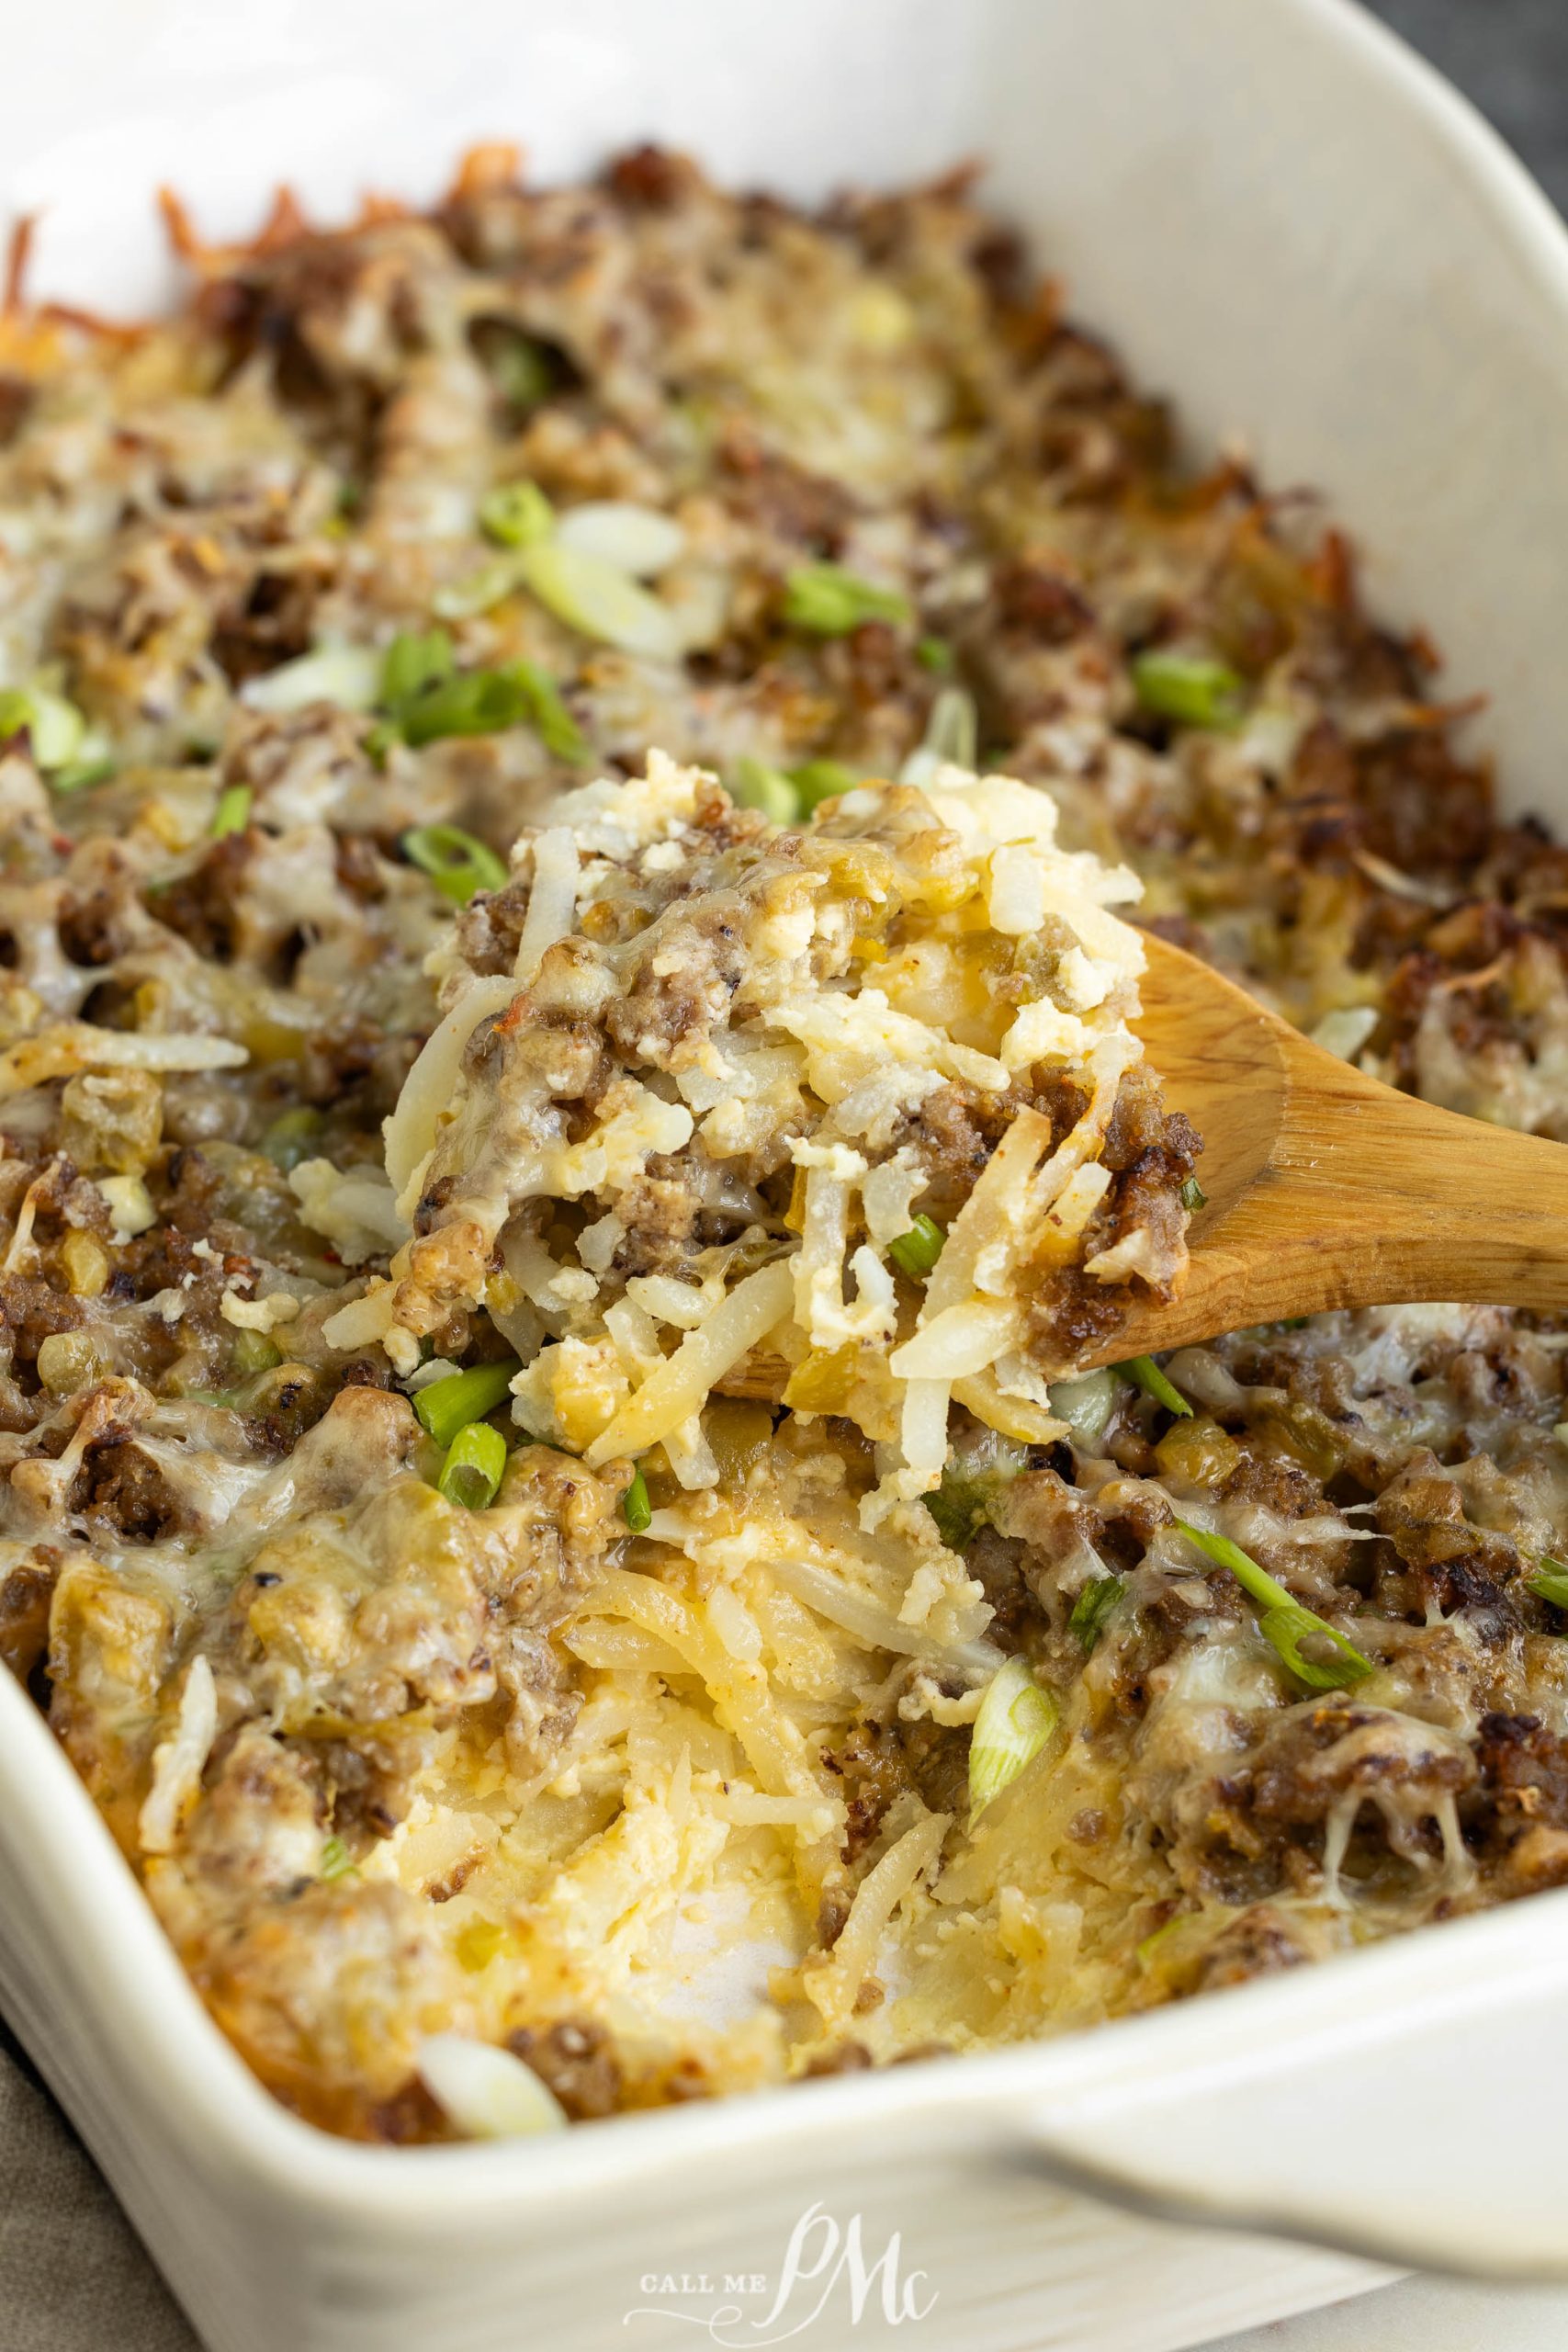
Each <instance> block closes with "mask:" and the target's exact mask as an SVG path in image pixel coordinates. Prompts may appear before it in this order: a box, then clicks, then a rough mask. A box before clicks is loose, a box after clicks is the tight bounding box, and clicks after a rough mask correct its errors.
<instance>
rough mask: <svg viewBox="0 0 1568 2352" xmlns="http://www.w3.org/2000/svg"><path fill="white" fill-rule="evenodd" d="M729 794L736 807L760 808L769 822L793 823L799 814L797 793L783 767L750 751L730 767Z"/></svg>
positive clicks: (778, 823) (777, 823)
mask: <svg viewBox="0 0 1568 2352" xmlns="http://www.w3.org/2000/svg"><path fill="white" fill-rule="evenodd" d="M729 797H730V798H731V800H733V801H734V803H735V805H736V807H737V808H738V809H761V812H762V814H763V816H764V817H766V818H767V819H768V820H769V822H770V823H771V824H774V825H793V824H794V823H795V821H796V820H797V819H798V817H799V815H800V794H799V792H798V791H797V789H796V788H795V785H794V784H793V783H792V782H791V780H790V778H789V777H788V776H787V775H785V774H784V770H783V769H782V768H771V767H769V765H768V764H767V762H766V761H765V760H754V759H752V758H751V757H750V754H749V753H747V754H743V755H742V757H741V758H739V760H737V761H736V763H735V765H734V767H733V769H732V770H731V771H730V778H729Z"/></svg>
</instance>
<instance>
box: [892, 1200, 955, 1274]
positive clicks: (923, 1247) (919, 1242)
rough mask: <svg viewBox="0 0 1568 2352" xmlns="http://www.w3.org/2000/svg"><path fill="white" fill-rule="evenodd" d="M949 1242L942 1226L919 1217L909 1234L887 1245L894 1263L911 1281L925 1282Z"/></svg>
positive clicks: (901, 1235)
mask: <svg viewBox="0 0 1568 2352" xmlns="http://www.w3.org/2000/svg"><path fill="white" fill-rule="evenodd" d="M946 1240H947V1236H946V1234H945V1233H944V1232H943V1231H942V1227H941V1226H940V1225H938V1224H937V1223H936V1222H935V1221H934V1219H932V1218H931V1217H929V1216H918V1217H917V1218H916V1219H915V1222H914V1224H913V1225H912V1226H911V1227H909V1230H908V1233H901V1234H900V1235H899V1236H898V1238H897V1241H890V1242H889V1243H888V1245H887V1254H888V1256H889V1257H890V1258H891V1259H892V1261H893V1263H894V1264H895V1265H896V1266H897V1267H899V1268H901V1270H902V1271H903V1272H905V1273H907V1274H908V1276H909V1277H910V1279H911V1281H914V1282H923V1281H924V1280H925V1278H926V1276H927V1275H928V1274H929V1273H930V1272H931V1269H932V1268H933V1267H934V1266H935V1264H936V1261H937V1260H938V1259H939V1258H940V1257H941V1255H942V1247H943V1245H944V1243H945V1242H946Z"/></svg>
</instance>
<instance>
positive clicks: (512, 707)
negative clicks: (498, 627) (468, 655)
mask: <svg viewBox="0 0 1568 2352" xmlns="http://www.w3.org/2000/svg"><path fill="white" fill-rule="evenodd" d="M526 707H527V706H526V704H525V699H524V696H523V693H522V690H521V689H520V687H519V685H518V684H517V681H516V679H515V678H513V677H512V676H511V675H510V673H508V672H507V671H505V670H465V671H464V673H463V674H462V676H461V677H457V678H444V679H442V681H441V682H440V684H438V685H434V686H429V687H427V688H426V689H425V691H424V693H423V694H422V695H416V697H415V698H414V700H413V701H412V702H411V703H407V704H405V705H404V707H403V709H402V711H401V714H400V731H401V734H402V739H403V741H404V742H405V743H408V744H411V745H412V747H413V749H414V750H415V751H418V750H420V749H421V747H422V746H423V744H426V743H439V742H440V741H442V740H443V739H444V738H445V737H446V736H449V735H500V734H502V733H503V732H504V731H505V729H507V728H508V727H515V726H516V725H517V722H518V720H519V719H520V718H524V717H525V714H526Z"/></svg>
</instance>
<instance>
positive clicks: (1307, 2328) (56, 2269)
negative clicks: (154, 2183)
mask: <svg viewBox="0 0 1568 2352" xmlns="http://www.w3.org/2000/svg"><path fill="white" fill-rule="evenodd" d="M1255 5H1258V6H1264V5H1268V0H1255ZM1377 13H1378V14H1379V15H1381V16H1382V17H1385V18H1386V19H1387V21H1388V22H1389V23H1390V24H1391V25H1393V27H1394V28H1395V29H1396V30H1397V31H1399V32H1401V33H1403V34H1404V37H1405V38H1406V40H1410V41H1411V42H1412V43H1413V44H1414V45H1415V46H1416V48H1418V49H1421V50H1424V51H1426V53H1427V55H1428V56H1429V57H1431V58H1432V59H1433V60H1434V61H1435V62H1437V63H1438V65H1440V66H1441V67H1442V68H1443V70H1444V72H1445V73H1447V74H1450V76H1451V78H1452V79H1453V80H1454V81H1456V82H1458V83H1459V84H1460V85H1461V87H1462V88H1464V89H1466V90H1468V91H1469V93H1470V95H1471V96H1472V97H1473V98H1474V99H1475V101H1476V103H1477V104H1478V105H1479V106H1480V107H1482V109H1483V112H1485V113H1486V114H1487V115H1489V116H1490V118H1491V119H1492V120H1493V121H1494V122H1495V124H1496V126H1497V128H1498V129H1499V130H1501V131H1502V132H1503V133H1504V135H1505V136H1506V138H1507V139H1508V140H1509V141H1511V142H1512V144H1513V145H1514V146H1515V147H1516V148H1517V150H1518V152H1519V153H1520V154H1521V155H1522V156H1523V157H1524V159H1525V161H1526V163H1527V164H1529V166H1530V169H1531V170H1532V171H1533V172H1534V173H1535V174H1536V175H1537V177H1538V178H1539V179H1540V181H1541V183H1542V185H1543V186H1544V187H1546V189H1547V190H1548V192H1549V193H1550V194H1551V196H1552V197H1553V198H1554V199H1555V200H1556V202H1557V203H1558V204H1559V206H1561V207H1562V209H1564V210H1565V211H1568V0H1378V5H1377ZM1352 520H1353V518H1352ZM0 2343H3V2345H4V2347H5V2352H198V2347H197V2343H196V2338H195V2337H194V2335H192V2334H191V2332H190V2330H189V2328H188V2327H187V2326H186V2323H185V2321H184V2319H183V2318H182V2316H181V2315H180V2312H178V2310H177V2309H176V2307H175V2304H174V2302H173V2301H172V2300H171V2298H170V2297H169V2295H168V2293H167V2292H166V2290H164V2287H163V2285H162V2283H161V2281H160V2280H159V2278H158V2277H157V2274H156V2273H155V2272H154V2271H153V2269H152V2266H151V2264H150V2263H149V2262H148V2261H147V2259H146V2257H145V2256H144V2255H143V2254H142V2253H141V2249H140V2247H139V2245H137V2243H136V2240H135V2239H134V2238H133V2237H132V2235H131V2233H130V2230H129V2229H128V2228H127V2226H126V2224H125V2222H123V2221H122V2220H121V2219H120V2217H119V2214H118V2211H117V2209H116V2207H115V2205H114V2203H113V2200H112V2199H110V2197H109V2195H108V2192H107V2189H106V2188H104V2186H103V2184H102V2182H101V2181H100V2180H99V2178H98V2176H97V2174H96V2171H95V2170H94V2167H93V2165H92V2164H91V2162H90V2161H89V2159H88V2158H87V2157H86V2155H85V2154H84V2153H83V2151H82V2149H81V2147H80V2145H79V2143H77V2141H76V2139H75V2137H74V2134H73V2132H72V2131H71V2130H70V2128H69V2126H68V2125H67V2124H66V2123H65V2122H64V2121H63V2120H62V2118H61V2116H60V2115H59V2113H58V2111H57V2110H56V2109H55V2108H54V2106H53V2104H52V2102H51V2100H50V2099H49V2098H48V2097H47V2095H46V2094H45V2093H44V2092H43V2090H42V2089H41V2088H40V2087H39V2085H38V2083H37V2080H36V2077H33V2076H31V2075H30V2070H29V2069H28V2067H27V2065H26V2062H25V2060H23V2059H22V2057H21V2053H20V2052H18V2051H17V2047H16V2044H15V2043H14V2042H13V2041H10V2039H9V2037H8V2036H6V2035H5V2033H4V2029H3V2028H0ZM1564 2343H1568V2294H1564V2293H1559V2292H1556V2291H1551V2292H1545V2291H1542V2292H1529V2293H1521V2294H1517V2295H1508V2294H1503V2293H1500V2292H1499V2291H1498V2290H1495V2289H1490V2288H1487V2289H1483V2288H1472V2287H1461V2286H1454V2285H1449V2284H1442V2283H1438V2282H1436V2281H1432V2280H1425V2279H1411V2280H1408V2281H1406V2282H1405V2283H1404V2284H1402V2285H1399V2286H1395V2287H1388V2288H1383V2289H1382V2290H1379V2291H1378V2292H1377V2293H1375V2294H1373V2295H1371V2296H1364V2297H1359V2298H1358V2299H1357V2300H1356V2301H1353V2302H1350V2303H1345V2304H1340V2305H1338V2306H1337V2308H1336V2309H1334V2310H1332V2311H1327V2312H1313V2313H1309V2314H1306V2315H1304V2316H1303V2317H1302V2318H1300V2319H1296V2320H1287V2321H1282V2322H1280V2323H1279V2324H1276V2325H1275V2326H1272V2327H1268V2328H1262V2329H1258V2330H1256V2331H1253V2332H1251V2333H1249V2334H1248V2335H1246V2336H1237V2337H1234V2338H1230V2339H1227V2341H1226V2343H1225V2345H1224V2346H1214V2347H1213V2352H1405V2347H1408V2352H1474V2347H1475V2346H1478V2345H1482V2344H1484V2345H1486V2346H1488V2352H1560V2347H1561V2346H1562V2345H1563V2344H1564Z"/></svg>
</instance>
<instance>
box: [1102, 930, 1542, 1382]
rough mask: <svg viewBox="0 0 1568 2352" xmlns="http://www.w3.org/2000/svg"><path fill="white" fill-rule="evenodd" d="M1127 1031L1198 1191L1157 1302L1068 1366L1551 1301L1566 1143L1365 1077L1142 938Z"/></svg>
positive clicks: (1239, 992) (1180, 955) (1179, 956)
mask: <svg viewBox="0 0 1568 2352" xmlns="http://www.w3.org/2000/svg"><path fill="white" fill-rule="evenodd" d="M1145 945H1146V946H1147V949H1148V956H1149V968H1148V972H1147V975H1146V976H1145V980H1144V984H1143V994H1144V1004H1145V1010H1144V1013H1143V1017H1142V1019H1141V1020H1140V1021H1139V1023H1138V1024H1137V1027H1138V1033H1139V1035H1141V1036H1142V1038H1143V1040H1144V1043H1145V1046H1146V1047H1147V1049H1148V1057H1149V1060H1150V1062H1151V1063H1152V1064H1153V1066H1154V1068H1155V1069H1156V1070H1157V1072H1158V1073H1159V1076H1160V1078H1161V1080H1162V1081H1163V1083H1164V1087H1165V1098H1166V1103H1167V1106H1168V1108H1169V1109H1172V1110H1177V1111H1185V1113H1186V1114H1187V1116H1188V1117H1189V1118H1190V1120H1191V1122H1192V1124H1193V1125H1194V1126H1195V1127H1196V1128H1197V1130H1198V1132H1199V1134H1200V1135H1201V1136H1202V1138H1203V1157H1202V1159H1201V1160H1200V1162H1199V1165H1198V1176H1199V1182H1201V1185H1202V1187H1203V1190H1204V1192H1205V1193H1207V1195H1208V1201H1207V1205H1206V1206H1205V1207H1203V1208H1201V1209H1200V1210H1199V1211H1198V1213H1197V1215H1196V1216H1194V1217H1193V1219H1192V1222H1191V1225H1190V1227H1189V1228H1188V1236H1187V1239H1188V1246H1189V1249H1190V1252H1191V1263H1190V1269H1189V1272H1188V1276H1187V1281H1186V1284H1185V1286H1184V1288H1183V1290H1182V1292H1181V1295H1180V1296H1179V1298H1178V1299H1176V1300H1175V1302H1174V1303H1173V1304H1172V1305H1170V1306H1161V1305H1160V1304H1159V1303H1158V1301H1157V1300H1146V1301H1144V1302H1138V1303H1134V1306H1132V1308H1131V1310H1130V1311H1129V1313H1128V1315H1127V1317H1126V1318H1125V1320H1124V1321H1123V1322H1122V1324H1121V1325H1120V1327H1119V1328H1118V1329H1116V1330H1115V1331H1114V1332H1112V1333H1111V1335H1110V1336H1109V1338H1107V1339H1106V1340H1102V1341H1100V1342H1099V1343H1097V1345H1095V1346H1094V1347H1091V1348H1089V1350H1087V1351H1085V1353H1084V1355H1083V1357H1082V1359H1081V1363H1082V1365H1083V1368H1084V1369H1086V1370H1087V1369H1089V1367H1090V1366H1092V1365H1094V1364H1099V1363H1116V1362H1119V1361H1121V1360H1122V1359H1124V1358H1126V1357H1128V1356H1134V1355H1144V1354H1146V1353H1148V1352H1150V1351H1152V1350H1154V1349H1156V1348H1176V1347H1182V1346H1185V1345H1187V1344H1188V1343H1189V1342H1190V1341H1193V1340H1209V1339H1213V1338H1215V1337H1217V1336H1218V1334H1219V1333H1221V1332H1223V1331H1234V1330H1237V1329H1241V1328H1242V1327H1244V1326H1245V1325H1247V1324H1249V1323H1271V1322H1273V1321H1275V1320H1276V1319H1277V1318H1279V1317H1283V1316H1288V1315H1315V1314H1319V1313H1321V1312H1323V1311H1324V1310H1325V1308H1329V1307H1336V1306H1394V1305H1397V1304H1398V1303H1399V1302H1400V1301H1402V1300H1406V1299H1474V1300H1484V1301H1489V1302H1492V1303H1494V1304H1495V1305H1498V1306H1539V1307H1543V1308H1546V1307H1550V1308H1557V1307H1568V1150H1564V1148H1563V1147H1562V1145H1561V1144H1556V1143H1548V1142H1546V1141H1545V1140H1543V1138H1542V1137H1540V1136H1525V1135H1519V1134H1517V1133H1516V1132H1515V1131H1514V1130H1513V1129H1512V1128H1508V1127H1495V1126H1492V1125H1488V1124H1487V1123H1486V1122H1485V1121H1484V1120H1481V1119H1470V1118H1465V1117H1463V1116H1462V1115H1461V1114H1460V1113H1458V1112H1455V1111H1439V1110H1437V1109H1435V1108H1434V1107H1433V1105H1432V1104H1431V1103H1422V1102H1418V1101H1417V1100H1416V1097H1415V1096H1414V1095H1410V1094H1401V1093H1398V1092H1396V1091H1395V1090H1394V1089H1393V1087H1391V1086H1383V1085H1380V1083H1379V1082H1378V1080H1376V1079H1371V1078H1364V1077H1363V1076H1362V1075H1361V1073H1360V1071H1359V1070H1358V1069H1353V1068H1352V1067H1351V1065H1350V1064H1349V1063H1348V1062H1344V1061H1341V1060H1340V1059H1339V1057H1337V1055H1335V1054H1331V1053H1329V1052H1327V1051H1326V1050H1325V1047H1323V1046H1314V1044H1313V1043H1312V1042H1311V1040H1310V1039H1309V1038H1306V1037H1303V1035H1301V1033H1300V1031H1299V1030H1295V1029H1292V1027H1291V1026H1290V1024H1289V1023H1288V1022H1284V1021H1280V1020H1279V1019H1278V1018H1277V1017H1276V1016H1275V1015H1274V1014H1273V1013H1271V1012H1266V1011H1265V1010H1264V1008H1263V1006H1262V1005H1260V1004H1258V1003H1257V1002H1255V1001H1254V1000H1253V999H1252V998H1251V997H1249V996H1248V995H1247V993H1246V991H1245V990H1244V989H1239V988H1237V987H1235V984H1234V983H1233V982H1232V981H1230V980H1227V979H1225V978H1223V977H1222V975H1221V974H1220V973H1218V972H1215V971H1213V970H1211V968H1210V967H1209V966H1208V965H1207V964H1201V963H1200V962H1199V961H1198V959H1197V957H1196V956H1189V955H1186V954H1185V953H1184V952H1183V951H1182V949H1180V948H1179V947H1172V946H1170V945H1169V944H1168V943H1167V942H1166V941H1165V940H1163V939H1159V938H1156V937H1155V936H1154V935H1153V934H1152V933H1151V934H1149V935H1147V937H1146V938H1145Z"/></svg>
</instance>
